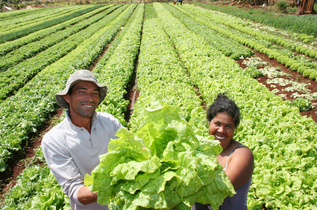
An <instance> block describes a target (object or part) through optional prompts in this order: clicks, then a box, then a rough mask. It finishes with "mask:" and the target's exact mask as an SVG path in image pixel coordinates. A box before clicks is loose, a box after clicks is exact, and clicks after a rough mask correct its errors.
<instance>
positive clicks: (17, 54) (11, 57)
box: [0, 7, 114, 72]
mask: <svg viewBox="0 0 317 210" xmlns="http://www.w3.org/2000/svg"><path fill="white" fill-rule="evenodd" d="M103 10H105V8H104V7H103V8H100V9H97V10H96V11H94V14H97V13H100V12H102V11H103ZM112 10H114V9H109V10H108V11H107V12H104V13H101V14H97V15H95V16H93V17H92V18H89V19H88V18H87V16H86V18H87V19H86V20H84V21H81V22H79V23H77V24H74V25H72V26H70V27H68V28H66V29H64V30H61V31H58V32H56V33H54V34H51V35H49V36H46V37H45V38H43V39H41V40H39V41H36V42H32V43H29V44H27V45H25V46H22V47H20V48H19V49H17V50H14V51H12V52H10V53H8V54H6V55H5V56H3V57H2V58H1V60H0V72H1V71H5V70H7V69H8V68H9V67H10V66H13V65H16V64H18V63H19V62H21V61H23V60H25V59H27V58H30V57H33V56H35V55H36V54H38V53H39V52H41V51H44V50H45V49H47V48H49V47H51V46H53V45H54V44H56V43H59V42H61V41H63V40H64V39H66V38H68V37H69V36H71V35H73V34H75V33H77V32H79V31H80V30H82V29H84V28H86V27H88V26H89V25H91V24H93V23H94V22H97V21H98V20H100V19H102V18H103V17H104V16H106V15H107V13H110V12H111V11H112ZM91 13H92V12H91ZM88 14H90V13H88ZM90 15H91V16H92V14H90Z"/></svg>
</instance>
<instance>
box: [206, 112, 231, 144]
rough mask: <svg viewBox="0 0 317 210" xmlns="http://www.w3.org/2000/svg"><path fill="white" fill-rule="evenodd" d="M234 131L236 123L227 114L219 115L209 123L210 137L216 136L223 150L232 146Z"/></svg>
mask: <svg viewBox="0 0 317 210" xmlns="http://www.w3.org/2000/svg"><path fill="white" fill-rule="evenodd" d="M234 129H235V124H234V121H233V119H232V117H231V116H230V115H229V114H228V113H227V112H222V113H218V114H217V115H216V116H215V117H214V118H213V119H212V120H211V121H210V122H209V135H213V136H215V140H218V141H220V145H221V146H222V147H223V148H225V147H226V146H228V145H229V144H230V141H231V139H232V137H233V134H234Z"/></svg>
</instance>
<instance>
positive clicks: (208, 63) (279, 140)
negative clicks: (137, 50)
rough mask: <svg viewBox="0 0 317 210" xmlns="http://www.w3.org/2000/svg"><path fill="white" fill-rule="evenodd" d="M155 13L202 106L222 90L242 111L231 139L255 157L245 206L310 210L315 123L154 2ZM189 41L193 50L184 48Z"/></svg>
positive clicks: (313, 197) (313, 167)
mask: <svg viewBox="0 0 317 210" xmlns="http://www.w3.org/2000/svg"><path fill="white" fill-rule="evenodd" d="M155 9H156V11H157V14H158V16H159V18H160V19H161V21H160V22H162V23H164V24H163V25H164V26H165V27H164V28H165V30H166V32H167V33H168V35H169V37H170V38H171V39H172V41H173V42H174V44H175V47H176V49H177V51H178V53H179V55H180V58H181V60H182V61H183V63H184V66H185V67H186V68H187V69H188V71H189V73H190V76H191V79H192V81H193V82H194V84H196V85H197V87H199V91H200V92H201V96H202V97H203V98H204V99H205V100H206V102H207V104H210V103H212V101H213V99H214V98H215V96H216V95H217V94H218V93H223V92H227V93H228V94H229V95H230V96H231V97H232V98H233V99H234V100H235V101H236V103H237V104H238V106H239V107H240V109H241V112H242V114H243V117H242V119H243V120H242V124H241V126H240V127H239V129H238V131H237V134H236V135H235V138H236V139H237V140H238V141H240V142H242V143H244V144H245V145H247V146H248V147H249V148H250V149H251V150H252V151H253V153H254V156H255V169H254V174H253V181H252V185H251V189H250V192H249V195H248V198H249V199H248V207H249V208H250V209H256V208H262V205H264V206H265V207H266V208H275V209H276V208H280V209H286V208H291V207H292V208H293V209H312V208H314V207H313V206H314V205H315V203H316V192H315V191H314V190H312V189H314V186H316V184H317V183H316V181H315V180H316V174H315V171H316V166H315V164H316V160H315V158H316V155H315V154H316V147H315V146H313V145H315V144H316V131H317V126H316V123H315V122H314V121H313V120H312V119H310V118H306V117H302V116H301V115H300V113H299V110H298V109H297V108H293V107H292V106H291V105H290V102H288V101H285V102H284V101H283V100H282V99H281V98H280V97H278V96H275V95H274V94H273V93H272V92H270V91H268V90H267V89H266V88H265V86H263V85H261V84H259V83H258V82H257V81H256V80H254V79H252V78H250V77H249V76H247V75H245V74H244V73H243V72H242V71H241V68H240V67H239V66H238V64H236V63H235V62H234V61H233V60H230V59H228V58H226V57H224V56H223V55H221V54H220V53H219V52H216V51H215V50H214V49H212V48H210V47H209V46H208V45H207V43H205V42H204V40H202V39H201V38H199V37H197V36H195V35H194V34H191V33H189V32H188V29H186V28H185V27H184V26H182V25H181V24H180V23H179V22H178V21H177V20H176V19H174V18H173V17H172V15H171V14H168V13H167V11H164V9H163V6H162V5H160V4H155ZM181 34H182V38H181V39H180V38H179V37H180V35H181ZM185 34H186V35H185ZM193 39H196V40H195V43H196V45H195V46H193V45H191V44H188V43H191V42H193ZM198 43H199V44H198ZM202 64H204V65H202ZM304 145H305V146H304ZM303 146H304V147H305V148H303Z"/></svg>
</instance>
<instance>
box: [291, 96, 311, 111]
mask: <svg viewBox="0 0 317 210" xmlns="http://www.w3.org/2000/svg"><path fill="white" fill-rule="evenodd" d="M292 106H295V107H298V108H299V110H300V111H301V112H303V111H309V110H312V109H313V107H312V104H311V102H310V101H309V100H307V99H303V98H296V99H295V100H293V101H292Z"/></svg>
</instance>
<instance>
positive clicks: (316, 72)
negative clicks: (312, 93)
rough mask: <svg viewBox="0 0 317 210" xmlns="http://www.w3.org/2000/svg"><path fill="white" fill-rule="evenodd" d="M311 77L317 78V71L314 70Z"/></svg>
mask: <svg viewBox="0 0 317 210" xmlns="http://www.w3.org/2000/svg"><path fill="white" fill-rule="evenodd" d="M309 78H310V79H312V80H317V71H314V72H312V73H311V74H310V75H309Z"/></svg>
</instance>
